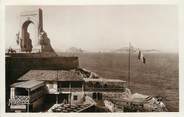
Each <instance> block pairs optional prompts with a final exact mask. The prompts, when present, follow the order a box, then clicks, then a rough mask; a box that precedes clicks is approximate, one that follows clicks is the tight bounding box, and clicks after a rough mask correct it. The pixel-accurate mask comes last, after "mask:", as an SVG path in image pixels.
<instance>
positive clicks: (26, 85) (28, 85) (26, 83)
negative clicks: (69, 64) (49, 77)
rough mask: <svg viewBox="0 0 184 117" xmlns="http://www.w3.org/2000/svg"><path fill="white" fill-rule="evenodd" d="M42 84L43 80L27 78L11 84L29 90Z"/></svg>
mask: <svg viewBox="0 0 184 117" xmlns="http://www.w3.org/2000/svg"><path fill="white" fill-rule="evenodd" d="M43 85H44V81H37V80H29V81H24V82H18V83H14V84H12V85H11V87H14V88H25V89H30V90H31V91H32V90H34V89H37V88H39V87H41V86H43Z"/></svg>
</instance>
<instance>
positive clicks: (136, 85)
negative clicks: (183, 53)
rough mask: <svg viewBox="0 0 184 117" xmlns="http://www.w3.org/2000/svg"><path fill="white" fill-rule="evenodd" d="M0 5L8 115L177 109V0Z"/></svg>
mask: <svg viewBox="0 0 184 117" xmlns="http://www.w3.org/2000/svg"><path fill="white" fill-rule="evenodd" d="M5 3H6V2H5ZM2 9H3V10H2V12H3V13H4V15H3V16H4V17H3V18H4V19H3V20H4V22H3V39H4V46H3V47H4V50H5V51H4V61H5V62H4V64H5V68H4V69H5V70H4V71H5V78H4V82H3V83H4V85H3V86H4V88H3V89H2V90H3V91H2V92H4V93H3V94H4V95H2V96H3V98H2V99H4V100H5V101H4V104H2V105H1V107H2V108H1V109H4V110H2V111H1V112H4V114H5V115H6V114H10V115H11V116H12V115H14V114H15V115H16V114H21V113H24V114H26V113H30V114H31V113H37V114H56V115H57V116H59V115H60V114H64V113H68V114H69V113H73V114H74V113H88V114H89V113H103V114H105V113H112V115H113V113H116V114H117V113H119V114H120V115H121V114H124V113H126V114H134V116H136V114H148V115H145V116H149V114H150V115H151V114H157V113H160V114H161V115H162V114H163V115H164V114H166V115H169V113H168V112H174V113H171V114H178V115H179V114H180V110H181V108H180V105H179V102H180V101H181V99H180V95H179V94H180V92H179V89H180V88H181V87H180V85H179V84H180V81H179V78H180V74H179V65H180V64H179V57H180V56H179V55H180V54H179V53H180V51H179V50H180V49H179V36H178V31H179V30H178V29H179V17H178V16H179V13H178V9H179V6H178V5H177V4H82V5H79V4H76V5H75V4H74V5H73V4H59V5H58V4H57V5H56V4H55V5H53V4H41V3H40V4H39V3H37V4H15V3H13V4H4V5H3V7H2ZM1 102H2V101H1ZM137 116H138V115H137Z"/></svg>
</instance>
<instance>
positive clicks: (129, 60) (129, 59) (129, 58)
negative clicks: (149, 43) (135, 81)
mask: <svg viewBox="0 0 184 117" xmlns="http://www.w3.org/2000/svg"><path fill="white" fill-rule="evenodd" d="M130 46H131V43H130V42H129V54H128V86H129V87H130V70H131V68H130V67H131V66H130V62H131V57H130V56H131V53H130V52H131V49H130Z"/></svg>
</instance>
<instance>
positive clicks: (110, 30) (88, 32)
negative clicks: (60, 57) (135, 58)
mask: <svg viewBox="0 0 184 117" xmlns="http://www.w3.org/2000/svg"><path fill="white" fill-rule="evenodd" d="M38 8H41V9H42V10H43V28H44V30H45V31H46V32H47V35H48V37H49V38H50V41H51V44H52V47H53V48H54V49H55V50H56V51H65V50H66V49H67V48H70V47H77V48H82V49H84V50H87V51H93V52H98V51H106V50H113V49H119V48H122V47H126V46H128V43H129V42H131V44H132V45H133V46H134V47H135V48H140V49H157V50H160V51H164V52H178V19H177V7H176V6H175V5H112V6H111V5H110V6H108V5H106V6H100V5H99V6H7V7H6V11H5V38H6V41H5V42H6V44H5V45H6V48H9V47H15V48H17V45H16V33H17V32H19V31H20V29H21V28H20V17H19V16H20V13H21V12H23V11H32V10H37V9H38ZM34 28H35V26H34V25H33V24H31V25H30V26H29V27H28V31H29V32H30V33H31V39H32V40H33V43H34V42H35V41H34V37H35V30H34Z"/></svg>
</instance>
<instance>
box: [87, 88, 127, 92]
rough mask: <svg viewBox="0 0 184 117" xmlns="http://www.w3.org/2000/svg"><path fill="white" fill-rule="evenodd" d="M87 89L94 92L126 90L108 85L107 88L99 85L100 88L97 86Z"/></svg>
mask: <svg viewBox="0 0 184 117" xmlns="http://www.w3.org/2000/svg"><path fill="white" fill-rule="evenodd" d="M85 91H92V92H124V91H125V88H123V87H122V88H121V87H120V88H116V87H108V88H105V87H101V88H100V87H99V88H96V87H85Z"/></svg>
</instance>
